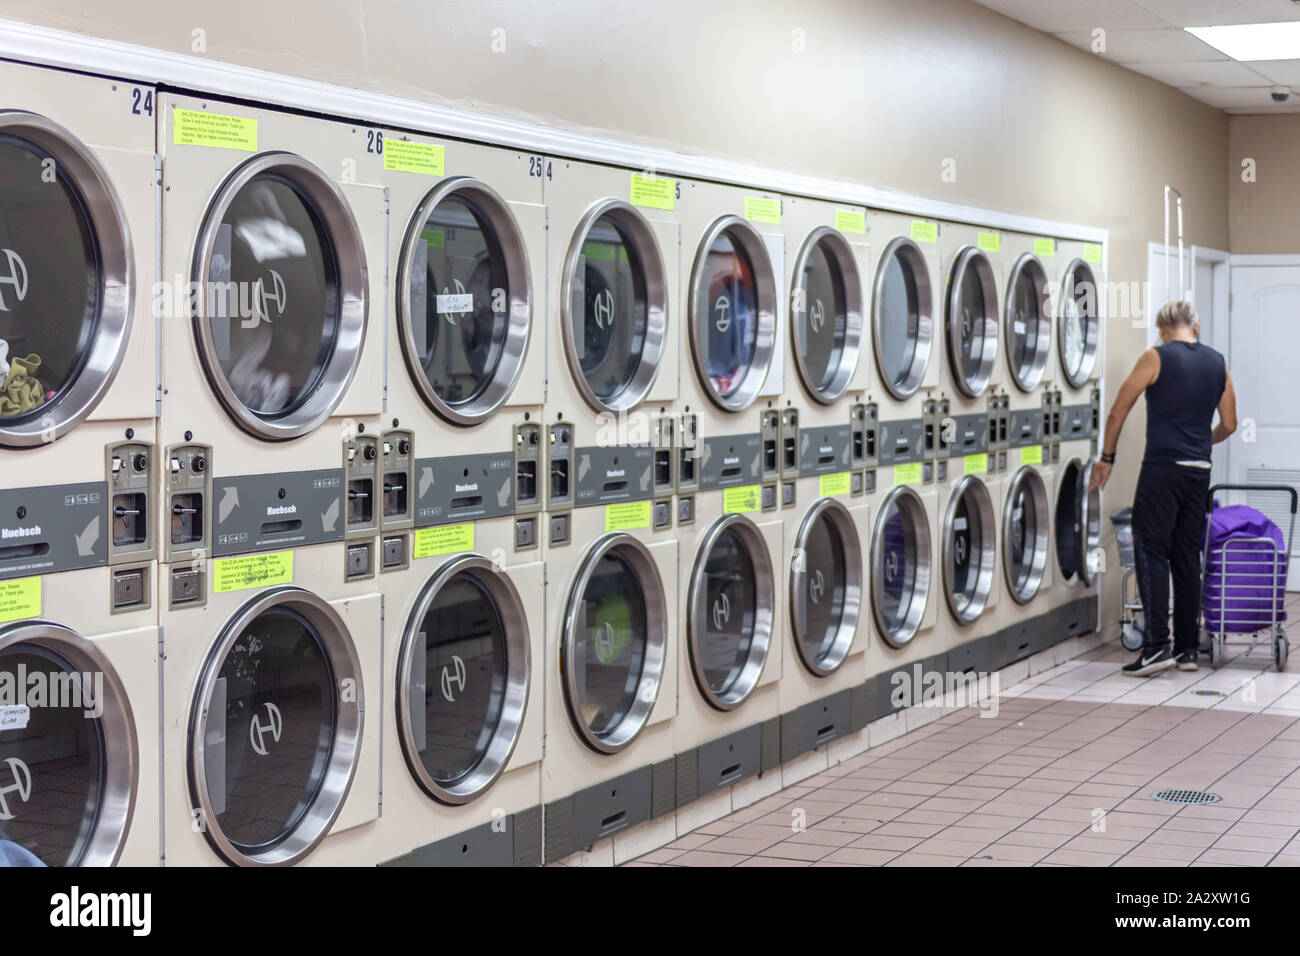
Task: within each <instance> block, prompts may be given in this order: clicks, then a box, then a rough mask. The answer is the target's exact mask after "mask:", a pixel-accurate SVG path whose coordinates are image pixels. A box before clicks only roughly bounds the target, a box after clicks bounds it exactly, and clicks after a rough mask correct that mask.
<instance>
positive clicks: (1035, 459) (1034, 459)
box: [1020, 445, 1043, 465]
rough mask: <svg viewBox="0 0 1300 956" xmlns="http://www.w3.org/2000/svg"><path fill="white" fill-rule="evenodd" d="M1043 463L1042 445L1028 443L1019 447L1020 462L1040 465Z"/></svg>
mask: <svg viewBox="0 0 1300 956" xmlns="http://www.w3.org/2000/svg"><path fill="white" fill-rule="evenodd" d="M1042 463H1043V446H1042V445H1028V446H1026V447H1024V448H1022V449H1020V464H1022V465H1041V464H1042Z"/></svg>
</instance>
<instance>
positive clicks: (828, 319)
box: [790, 226, 862, 405]
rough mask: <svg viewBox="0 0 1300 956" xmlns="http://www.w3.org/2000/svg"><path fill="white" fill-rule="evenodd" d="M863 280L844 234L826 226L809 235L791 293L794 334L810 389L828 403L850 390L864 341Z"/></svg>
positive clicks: (801, 370) (798, 358)
mask: <svg viewBox="0 0 1300 956" xmlns="http://www.w3.org/2000/svg"><path fill="white" fill-rule="evenodd" d="M861 302H862V283H861V280H860V279H859V278H858V266H857V262H856V261H855V260H854V257H853V250H852V249H851V248H850V247H849V244H848V241H847V240H845V238H844V236H843V235H841V234H840V233H839V232H836V231H835V230H834V229H831V228H829V227H826V226H823V227H821V228H819V229H815V230H813V232H812V233H811V234H810V235H809V236H808V238H807V239H805V240H804V244H803V248H802V249H800V250H799V255H798V258H796V259H795V265H794V281H793V282H792V283H791V292H790V334H791V336H792V342H791V345H792V346H793V351H794V360H795V366H796V367H797V368H798V370H799V380H800V381H801V382H802V383H803V387H804V390H805V391H806V392H807V393H808V394H809V395H810V396H811V397H812V398H813V399H814V400H815V401H818V402H821V403H822V404H823V405H829V404H830V403H832V402H834V401H835V400H836V399H837V398H839V397H840V396H841V395H843V394H844V392H845V390H846V389H847V388H848V387H849V380H850V379H852V377H853V373H854V371H856V369H857V367H858V356H859V354H860V352H861V346H862V307H861V305H860V303H861Z"/></svg>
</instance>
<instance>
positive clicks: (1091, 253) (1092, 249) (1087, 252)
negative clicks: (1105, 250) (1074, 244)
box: [1083, 242, 1101, 266]
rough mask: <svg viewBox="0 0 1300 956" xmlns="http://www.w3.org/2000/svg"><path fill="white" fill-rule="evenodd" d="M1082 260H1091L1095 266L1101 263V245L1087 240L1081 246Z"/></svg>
mask: <svg viewBox="0 0 1300 956" xmlns="http://www.w3.org/2000/svg"><path fill="white" fill-rule="evenodd" d="M1083 261H1084V262H1091V263H1092V264H1093V265H1095V266H1099V265H1101V246H1099V245H1097V243H1095V242H1089V243H1087V244H1086V245H1084V247H1083Z"/></svg>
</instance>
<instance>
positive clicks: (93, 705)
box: [0, 623, 147, 868]
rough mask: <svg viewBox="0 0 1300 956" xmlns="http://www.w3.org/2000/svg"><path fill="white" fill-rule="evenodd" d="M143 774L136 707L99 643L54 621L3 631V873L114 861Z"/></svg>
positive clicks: (0, 721) (0, 689) (0, 668)
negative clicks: (139, 773) (137, 744)
mask: <svg viewBox="0 0 1300 956" xmlns="http://www.w3.org/2000/svg"><path fill="white" fill-rule="evenodd" d="M137 769H138V762H137V758H136V751H135V729H134V727H133V725H132V715H131V710H130V706H129V704H128V703H127V702H126V699H125V696H124V694H123V692H122V688H121V685H120V683H119V682H118V679H117V677H116V674H115V672H114V671H113V669H112V667H111V666H110V665H109V663H108V661H107V660H105V659H104V658H103V657H102V656H101V655H100V654H99V652H98V651H97V649H96V648H95V646H94V645H93V644H92V643H91V642H89V641H86V640H85V639H84V638H82V637H81V636H80V635H78V634H76V633H75V632H73V631H70V630H68V629H67V628H64V627H61V626H59V625H54V624H46V623H24V624H18V625H14V626H12V627H10V628H7V629H0V868H3V867H5V866H106V865H111V864H112V863H114V862H115V861H116V859H117V856H118V854H119V852H120V850H121V846H122V843H123V842H124V840H125V837H126V832H127V826H128V824H129V821H130V819H131V811H132V807H133V802H134V797H135V789H136V786H137V783H138V782H137V780H136V779H135V776H134V774H135V773H136V772H137ZM146 825H147V824H146Z"/></svg>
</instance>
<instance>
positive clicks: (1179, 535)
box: [1133, 462, 1210, 655]
mask: <svg viewBox="0 0 1300 956" xmlns="http://www.w3.org/2000/svg"><path fill="white" fill-rule="evenodd" d="M1209 492H1210V470H1209V469H1208V468H1189V467H1187V466H1184V465H1173V464H1156V463H1153V462H1143V464H1142V471H1141V474H1139V475H1138V484H1137V494H1136V495H1135V496H1134V498H1133V550H1134V552H1135V557H1136V559H1137V581H1138V593H1139V594H1140V595H1141V598H1142V609H1143V611H1144V612H1145V614H1146V640H1145V641H1144V643H1143V645H1142V651H1143V653H1144V654H1148V653H1151V652H1154V651H1158V650H1160V649H1161V648H1165V647H1168V646H1169V574H1170V571H1172V572H1173V578H1174V654H1175V655H1177V654H1180V653H1182V652H1183V651H1186V650H1192V649H1195V648H1196V647H1197V646H1198V644H1199V640H1198V635H1199V622H1200V612H1201V549H1202V548H1203V547H1204V546H1205V505H1206V496H1207V495H1208V494H1209Z"/></svg>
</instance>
